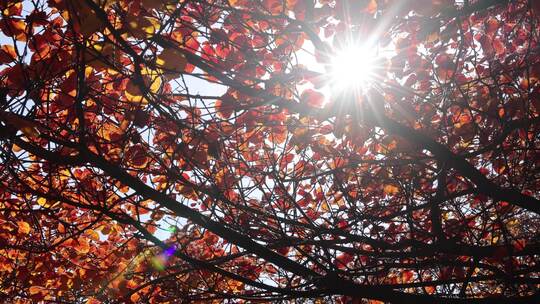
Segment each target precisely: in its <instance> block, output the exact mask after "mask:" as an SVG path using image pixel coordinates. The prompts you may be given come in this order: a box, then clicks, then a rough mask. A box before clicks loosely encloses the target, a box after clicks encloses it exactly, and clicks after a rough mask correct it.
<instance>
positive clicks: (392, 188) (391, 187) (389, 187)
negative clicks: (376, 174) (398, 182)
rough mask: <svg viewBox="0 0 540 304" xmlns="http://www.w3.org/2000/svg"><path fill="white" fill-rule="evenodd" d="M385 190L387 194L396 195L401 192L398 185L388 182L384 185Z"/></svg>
mask: <svg viewBox="0 0 540 304" xmlns="http://www.w3.org/2000/svg"><path fill="white" fill-rule="evenodd" d="M383 191H384V193H385V194H387V195H394V194H397V193H398V192H399V188H398V187H397V186H394V185H390V184H388V185H384V188H383Z"/></svg>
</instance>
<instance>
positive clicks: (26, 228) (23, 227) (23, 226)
mask: <svg viewBox="0 0 540 304" xmlns="http://www.w3.org/2000/svg"><path fill="white" fill-rule="evenodd" d="M17 226H18V227H19V233H21V234H29V233H30V224H28V223H27V222H24V221H18V222H17Z"/></svg>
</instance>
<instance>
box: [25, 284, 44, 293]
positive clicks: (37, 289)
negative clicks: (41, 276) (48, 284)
mask: <svg viewBox="0 0 540 304" xmlns="http://www.w3.org/2000/svg"><path fill="white" fill-rule="evenodd" d="M43 289H44V288H43V287H41V286H30V288H29V289H28V292H30V294H31V295H35V294H38V293H42V292H43V291H44V290H43Z"/></svg>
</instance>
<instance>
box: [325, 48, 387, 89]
mask: <svg viewBox="0 0 540 304" xmlns="http://www.w3.org/2000/svg"><path fill="white" fill-rule="evenodd" d="M376 60H377V56H376V52H375V50H374V49H370V48H368V47H361V46H352V47H347V48H345V49H343V50H341V51H339V52H337V53H336V54H335V55H334V57H333V58H332V61H331V65H330V79H331V80H330V82H331V86H332V89H339V90H348V89H361V90H363V89H366V87H368V86H369V85H370V84H371V83H372V82H373V81H374V76H375V75H374V72H375V68H376Z"/></svg>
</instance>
